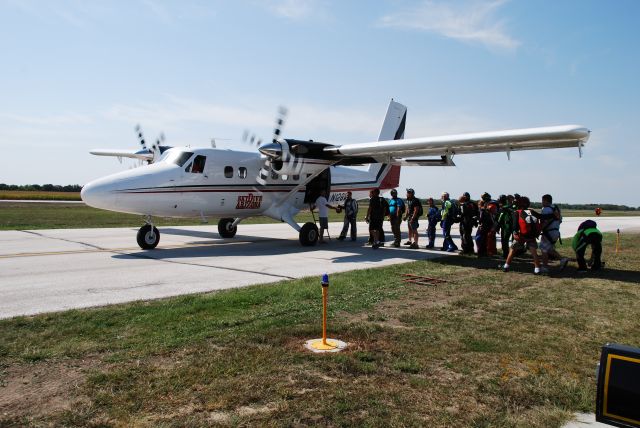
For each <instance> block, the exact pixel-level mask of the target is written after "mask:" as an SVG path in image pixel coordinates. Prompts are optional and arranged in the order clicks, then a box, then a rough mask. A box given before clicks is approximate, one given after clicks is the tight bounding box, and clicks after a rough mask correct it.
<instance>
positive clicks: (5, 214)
mask: <svg viewBox="0 0 640 428" xmlns="http://www.w3.org/2000/svg"><path fill="white" fill-rule="evenodd" d="M366 209H367V204H366V202H361V203H360V215H359V218H360V219H364V217H365V214H366ZM563 215H564V216H567V217H571V216H584V217H588V216H593V213H592V212H591V211H578V210H567V211H563ZM628 215H640V214H639V213H638V212H635V211H607V212H604V213H603V216H605V217H606V216H628ZM343 216H344V214H336V213H335V212H334V211H333V210H330V211H329V221H342V219H343V218H344V217H343ZM316 217H317V213H316ZM208 220H209V223H208V224H210V225H212V226H213V227H216V225H217V222H218V220H217V219H215V218H209V219H208ZM296 220H297V221H298V223H304V222H307V221H312V217H311V214H310V213H309V212H308V211H303V212H301V213H300V214H299V215H298V216H297V217H296ZM154 221H155V222H156V224H157V225H159V226H191V225H199V224H202V223H201V221H200V219H199V218H198V219H193V218H186V219H180V218H166V219H165V218H154ZM274 222H275V220H273V219H271V218H268V217H262V216H259V217H251V218H248V219H246V220H243V223H244V224H255V223H274ZM142 224H143V221H142V217H141V216H138V215H132V214H121V213H116V212H112V211H105V210H99V209H96V208H91V207H88V206H86V205H84V204H64V203H56V204H51V203H41V204H40V203H37V202H30V203H20V202H2V203H0V230H30V229H69V228H90V227H139V226H141V225H142Z"/></svg>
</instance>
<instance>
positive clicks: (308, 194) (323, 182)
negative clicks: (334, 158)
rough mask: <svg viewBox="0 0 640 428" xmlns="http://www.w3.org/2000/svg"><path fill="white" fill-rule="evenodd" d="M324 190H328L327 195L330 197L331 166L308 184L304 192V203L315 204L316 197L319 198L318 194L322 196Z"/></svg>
mask: <svg viewBox="0 0 640 428" xmlns="http://www.w3.org/2000/svg"><path fill="white" fill-rule="evenodd" d="M322 190H324V191H326V192H327V197H329V194H330V193H331V168H327V169H325V170H324V171H322V172H321V173H320V174H318V176H317V177H316V178H314V179H313V180H311V181H310V182H309V183H308V184H307V187H306V189H305V193H304V203H305V204H313V203H314V202H315V201H316V199H318V196H320V192H321V191H322Z"/></svg>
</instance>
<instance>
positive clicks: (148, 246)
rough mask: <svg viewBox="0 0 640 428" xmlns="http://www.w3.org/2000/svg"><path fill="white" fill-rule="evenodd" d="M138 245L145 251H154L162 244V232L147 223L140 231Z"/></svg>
mask: <svg viewBox="0 0 640 428" xmlns="http://www.w3.org/2000/svg"><path fill="white" fill-rule="evenodd" d="M137 240H138V245H140V248H142V249H143V250H153V249H154V248H156V247H157V246H158V243H159V242H160V231H159V230H158V229H157V228H156V227H155V226H154V225H153V224H151V223H147V224H145V225H144V226H142V227H141V228H140V230H138V236H137Z"/></svg>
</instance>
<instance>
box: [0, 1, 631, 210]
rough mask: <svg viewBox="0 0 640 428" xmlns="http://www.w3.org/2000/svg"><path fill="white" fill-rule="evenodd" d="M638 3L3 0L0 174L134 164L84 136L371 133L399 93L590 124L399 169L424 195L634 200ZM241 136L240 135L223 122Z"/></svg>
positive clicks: (81, 173) (12, 177) (188, 139)
mask: <svg viewBox="0 0 640 428" xmlns="http://www.w3.org/2000/svg"><path fill="white" fill-rule="evenodd" d="M639 20H640V2H637V1H635V0H627V1H623V0H617V1H612V2H602V1H595V0H594V1H590V0H564V1H561V2H558V1H535V2H533V1H518V0H512V1H502V0H494V1H484V2H481V1H435V0H433V1H403V0H389V1H378V2H370V1H320V0H299V1H290V0H263V1H259V0H255V1H252V0H247V1H175V2H173V1H167V2H162V1H157V0H140V1H135V0H130V1H122V2H117V1H113V2H107V1H104V2H87V1H80V0H78V1H55V0H52V1H31V0H0V52H2V56H1V59H0V61H1V63H0V64H1V68H0V70H1V71H0V73H1V76H2V78H1V79H0V94H1V96H0V149H1V153H2V155H1V156H0V182H5V183H15V184H26V183H55V184H71V183H79V184H84V183H86V182H88V181H90V180H92V179H94V178H97V177H99V176H102V175H106V174H109V173H111V172H115V171H117V170H119V169H122V168H128V167H131V164H130V163H127V162H125V163H123V164H122V165H120V164H119V163H118V162H117V161H116V160H115V159H109V158H98V157H94V156H91V155H89V154H88V151H89V150H90V149H92V148H134V147H136V144H137V143H136V139H135V134H134V131H133V128H134V126H135V125H136V123H140V124H141V125H142V127H143V129H144V132H145V134H146V136H147V138H148V139H152V138H153V137H155V136H156V135H158V134H159V133H160V132H162V131H163V132H164V133H165V134H166V136H167V143H168V144H172V145H180V144H190V145H192V146H206V145H208V144H209V140H210V139H211V138H212V137H216V138H218V139H219V140H218V146H219V147H220V146H222V147H228V148H232V149H234V148H235V149H239V148H243V147H244V146H242V145H241V144H240V139H241V137H242V133H243V130H244V129H245V128H249V129H251V130H254V131H255V132H256V133H258V134H260V135H264V136H265V137H267V138H268V136H269V135H270V132H271V127H272V122H273V117H274V115H275V112H276V110H277V107H278V106H279V105H285V106H287V107H288V108H289V111H290V114H289V118H288V122H287V125H286V130H285V136H287V137H294V138H302V139H314V140H319V141H329V142H358V141H371V140H375V139H376V137H377V134H378V131H379V127H380V125H381V121H382V118H383V116H384V113H385V111H386V107H387V104H388V101H389V99H390V98H391V97H393V98H394V99H396V100H398V101H400V102H402V103H403V104H405V105H407V106H408V109H409V111H408V118H407V132H406V136H407V137H418V136H429V135H441V134H446V133H458V132H467V131H469V132H471V131H485V130H493V129H508V128H523V127H532V126H545V125H557V124H572V123H577V124H582V125H585V126H587V127H589V128H590V129H591V130H592V131H593V132H592V137H591V139H590V141H589V143H588V145H587V147H586V148H585V152H584V157H583V158H582V159H579V158H578V153H577V150H570V149H564V150H554V151H542V152H528V153H514V154H513V156H512V160H511V161H507V158H506V155H504V154H486V155H467V156H459V157H457V158H456V159H455V161H456V163H457V167H455V168H441V167H435V168H404V169H403V172H402V177H401V186H402V187H407V186H411V187H414V188H416V190H417V192H418V195H419V196H422V197H426V196H428V195H439V194H440V192H442V191H444V190H447V191H449V192H450V193H452V194H454V195H458V194H460V193H462V192H464V191H469V192H471V193H472V195H476V196H477V195H479V194H481V193H482V192H485V191H488V192H490V193H492V194H496V195H497V194H499V193H513V192H519V193H521V194H528V195H530V196H531V197H532V198H533V199H538V198H539V197H540V196H541V195H542V194H544V193H551V194H553V195H554V196H555V199H556V200H557V201H562V202H601V203H604V202H608V203H624V204H629V205H634V206H640V192H637V191H636V187H637V186H638V185H639V184H640V172H639V168H638V167H637V165H636V163H637V162H638V160H639V159H640V148H639V146H640V144H639V143H640V142H639V141H638V134H637V132H636V131H635V128H634V127H635V126H637V123H638V122H639V121H640V103H639V101H638V100H640V84H639V83H638V77H637V76H640V49H639V48H638V45H639V43H640V27H639V26H638V25H637V23H638V22H639ZM222 139H229V140H222Z"/></svg>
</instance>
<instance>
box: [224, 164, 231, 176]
mask: <svg viewBox="0 0 640 428" xmlns="http://www.w3.org/2000/svg"><path fill="white" fill-rule="evenodd" d="M224 176H225V177H226V178H233V167H232V166H225V167H224Z"/></svg>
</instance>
